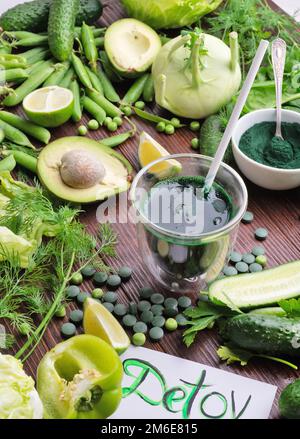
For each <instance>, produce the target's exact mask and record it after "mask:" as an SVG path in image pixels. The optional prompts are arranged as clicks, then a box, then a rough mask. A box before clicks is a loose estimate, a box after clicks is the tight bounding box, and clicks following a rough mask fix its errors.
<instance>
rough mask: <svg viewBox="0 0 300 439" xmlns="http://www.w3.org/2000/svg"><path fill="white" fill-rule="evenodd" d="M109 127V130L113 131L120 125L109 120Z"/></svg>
mask: <svg viewBox="0 0 300 439" xmlns="http://www.w3.org/2000/svg"><path fill="white" fill-rule="evenodd" d="M107 129H108V131H111V132H114V131H117V129H118V125H117V124H116V122H109V123H108V124H107Z"/></svg>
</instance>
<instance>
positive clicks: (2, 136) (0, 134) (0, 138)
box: [0, 128, 5, 143]
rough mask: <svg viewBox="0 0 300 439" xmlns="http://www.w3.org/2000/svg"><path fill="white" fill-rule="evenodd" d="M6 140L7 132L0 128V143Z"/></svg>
mask: <svg viewBox="0 0 300 439" xmlns="http://www.w3.org/2000/svg"><path fill="white" fill-rule="evenodd" d="M4 139H5V132H4V129H3V128H0V143H2V142H3V140H4Z"/></svg>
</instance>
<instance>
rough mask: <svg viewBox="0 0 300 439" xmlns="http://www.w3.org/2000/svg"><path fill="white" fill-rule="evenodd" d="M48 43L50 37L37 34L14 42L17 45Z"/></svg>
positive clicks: (28, 45)
mask: <svg viewBox="0 0 300 439" xmlns="http://www.w3.org/2000/svg"><path fill="white" fill-rule="evenodd" d="M47 44H48V37H47V36H42V35H36V36H35V37H29V38H24V39H22V40H19V41H17V42H16V43H14V45H15V46H16V47H36V46H41V45H47Z"/></svg>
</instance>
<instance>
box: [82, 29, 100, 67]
mask: <svg viewBox="0 0 300 439" xmlns="http://www.w3.org/2000/svg"><path fill="white" fill-rule="evenodd" d="M81 42H82V46H83V51H84V54H85V56H86V59H87V60H88V61H89V64H90V65H91V66H92V68H93V69H94V70H95V69H96V67H97V59H98V50H97V47H96V44H95V38H94V35H93V31H92V28H91V27H90V26H88V25H87V24H85V23H83V24H82V27H81Z"/></svg>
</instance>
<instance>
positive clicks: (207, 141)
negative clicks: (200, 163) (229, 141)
mask: <svg viewBox="0 0 300 439" xmlns="http://www.w3.org/2000/svg"><path fill="white" fill-rule="evenodd" d="M223 134H224V125H223V123H222V119H221V117H220V116H219V115H217V114H214V115H212V116H209V117H208V118H207V119H205V121H204V122H203V124H202V126H201V129H200V134H199V145H200V153H201V154H203V155H207V156H209V157H214V156H215V154H216V151H217V149H218V146H219V143H220V141H221V139H222V137H223ZM223 161H224V162H225V163H229V164H230V163H232V162H233V154H232V149H231V146H228V148H227V150H226V153H225V155H224V159H223Z"/></svg>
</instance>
